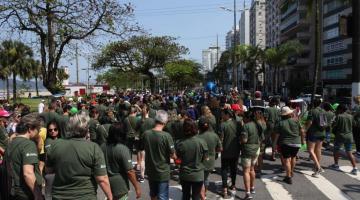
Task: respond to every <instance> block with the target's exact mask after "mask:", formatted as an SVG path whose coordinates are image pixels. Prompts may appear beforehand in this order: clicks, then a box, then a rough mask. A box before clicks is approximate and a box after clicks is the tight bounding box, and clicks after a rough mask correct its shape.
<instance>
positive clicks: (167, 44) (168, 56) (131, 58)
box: [93, 35, 188, 90]
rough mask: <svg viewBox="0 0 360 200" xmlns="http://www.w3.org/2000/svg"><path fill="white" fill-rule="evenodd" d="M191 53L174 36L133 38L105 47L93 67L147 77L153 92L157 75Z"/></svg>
mask: <svg viewBox="0 0 360 200" xmlns="http://www.w3.org/2000/svg"><path fill="white" fill-rule="evenodd" d="M187 52H188V49H187V48H185V47H184V46H182V45H180V44H178V43H177V42H176V39H175V38H173V37H170V36H146V35H142V36H133V37H131V38H129V39H128V40H124V41H118V42H113V43H110V44H108V45H107V46H106V47H104V48H103V50H102V51H101V52H100V54H99V55H97V56H96V58H95V63H94V64H93V67H94V68H95V69H101V68H107V67H110V68H116V69H118V70H120V71H123V72H129V71H132V72H136V73H140V74H143V75H146V76H147V77H148V78H149V80H150V87H151V89H152V90H154V86H155V79H154V78H155V76H154V74H155V73H154V72H155V71H156V70H158V69H164V67H165V65H166V64H167V63H170V62H173V61H176V60H178V59H179V58H180V57H181V55H184V54H187Z"/></svg>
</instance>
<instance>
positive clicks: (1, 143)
mask: <svg viewBox="0 0 360 200" xmlns="http://www.w3.org/2000/svg"><path fill="white" fill-rule="evenodd" d="M8 141H9V137H8V134H7V131H6V128H4V127H0V147H1V148H3V149H4V150H5V148H6V146H7V143H8Z"/></svg>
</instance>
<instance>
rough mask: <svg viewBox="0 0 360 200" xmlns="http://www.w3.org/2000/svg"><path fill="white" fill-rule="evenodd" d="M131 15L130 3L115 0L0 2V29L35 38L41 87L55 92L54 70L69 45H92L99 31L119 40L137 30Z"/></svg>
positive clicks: (55, 76)
mask: <svg viewBox="0 0 360 200" xmlns="http://www.w3.org/2000/svg"><path fill="white" fill-rule="evenodd" d="M132 13H133V9H132V6H131V4H120V3H119V1H117V0H96V1H88V0H2V1H0V27H1V28H2V29H3V30H8V31H11V32H14V31H18V32H19V33H25V32H26V33H30V34H31V35H32V36H35V38H37V43H38V44H39V46H40V48H39V50H40V55H41V66H42V69H41V72H42V78H43V84H44V86H45V87H46V88H47V89H48V90H49V91H50V92H52V93H56V92H58V91H59V90H60V88H58V85H59V84H58V83H59V80H58V79H57V72H58V70H57V69H58V68H59V62H60V59H61V58H62V57H63V53H64V50H65V48H66V47H67V46H68V45H69V44H70V42H71V41H87V42H91V41H92V40H89V39H90V38H92V37H94V36H97V35H98V34H99V33H101V32H102V33H109V34H113V35H116V36H120V37H121V36H124V34H126V33H129V32H131V31H134V30H138V28H137V25H136V24H135V25H134V24H129V22H130V21H131V20H130V18H131V17H132Z"/></svg>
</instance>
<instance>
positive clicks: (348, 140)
mask: <svg viewBox="0 0 360 200" xmlns="http://www.w3.org/2000/svg"><path fill="white" fill-rule="evenodd" d="M346 111H347V108H346V106H345V105H343V104H340V105H339V106H338V107H337V109H336V114H337V115H336V118H335V122H334V125H333V132H334V134H335V141H334V164H333V165H332V166H331V167H332V168H333V169H336V170H339V169H340V168H339V157H340V148H341V146H343V145H344V147H345V151H346V155H347V156H348V158H349V160H350V162H351V165H352V167H353V169H352V171H351V172H350V173H351V174H353V175H355V176H356V175H357V174H358V168H357V167H356V161H355V158H354V156H353V155H352V151H353V150H352V144H353V136H352V128H353V121H354V119H353V116H352V115H350V114H349V113H347V112H346Z"/></svg>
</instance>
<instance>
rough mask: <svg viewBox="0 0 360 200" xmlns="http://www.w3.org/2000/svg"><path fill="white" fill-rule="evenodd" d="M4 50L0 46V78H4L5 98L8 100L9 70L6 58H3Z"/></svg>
mask: <svg viewBox="0 0 360 200" xmlns="http://www.w3.org/2000/svg"><path fill="white" fill-rule="evenodd" d="M5 58H6V57H5V51H3V50H2V49H1V48H0V79H1V80H5V84H6V99H7V100H8V101H9V100H10V88H9V85H10V84H9V76H10V75H11V71H10V69H9V67H8V64H7V61H8V60H7V59H5Z"/></svg>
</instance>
